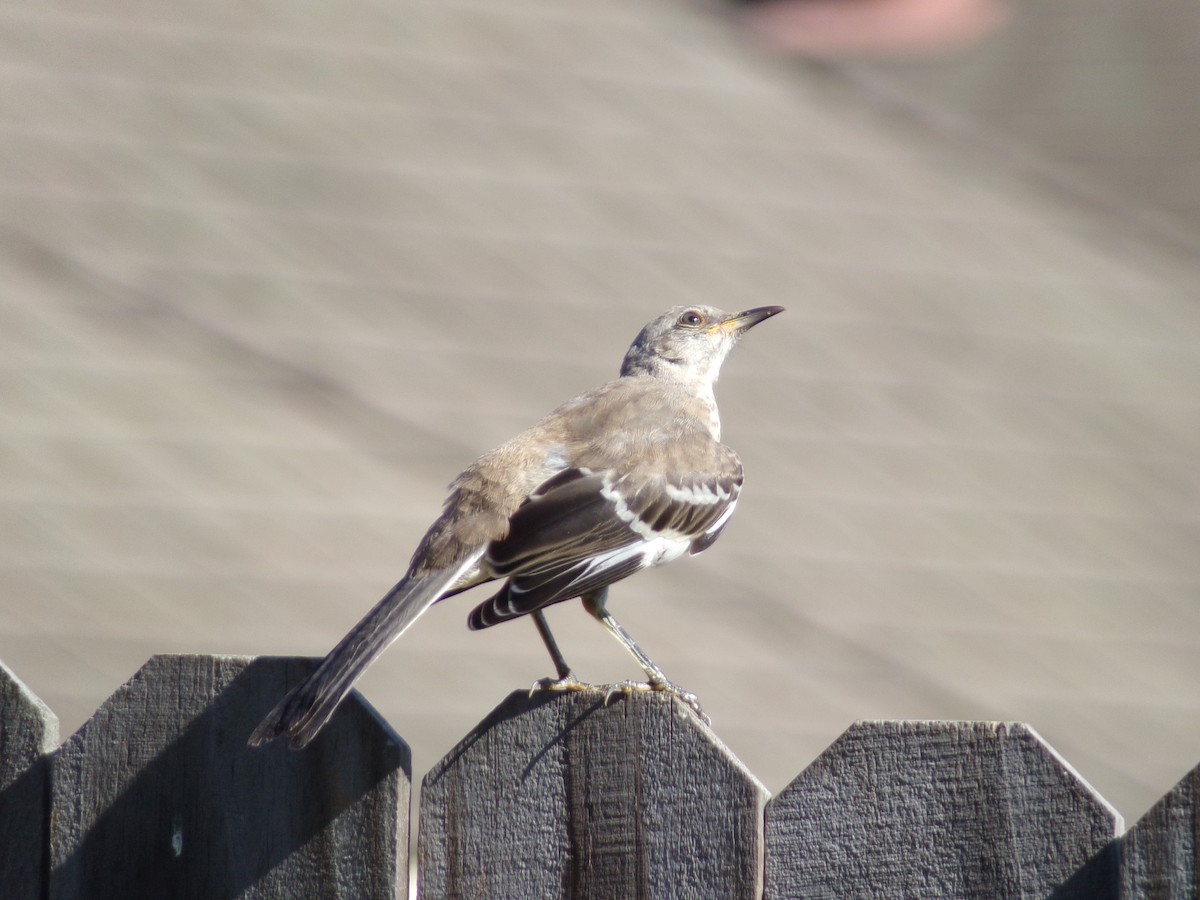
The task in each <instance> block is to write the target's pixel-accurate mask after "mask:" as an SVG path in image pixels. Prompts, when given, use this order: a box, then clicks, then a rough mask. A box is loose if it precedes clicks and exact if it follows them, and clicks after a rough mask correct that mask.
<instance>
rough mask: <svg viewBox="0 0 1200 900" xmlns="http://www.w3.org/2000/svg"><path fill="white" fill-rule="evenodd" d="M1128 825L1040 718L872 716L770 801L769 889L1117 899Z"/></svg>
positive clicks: (815, 893) (772, 893) (801, 893)
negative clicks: (1038, 724)
mask: <svg viewBox="0 0 1200 900" xmlns="http://www.w3.org/2000/svg"><path fill="white" fill-rule="evenodd" d="M1119 830H1120V816H1119V815H1117V813H1116V811H1115V810H1113V809H1112V808H1111V807H1110V806H1109V805H1108V804H1107V803H1106V802H1105V801H1104V800H1103V798H1101V797H1100V796H1099V795H1098V794H1096V793H1095V792H1094V791H1093V790H1092V789H1091V787H1090V786H1089V785H1088V784H1087V783H1086V782H1084V781H1083V780H1082V779H1080V778H1079V777H1078V775H1076V774H1075V772H1074V771H1073V770H1072V769H1071V768H1070V766H1069V765H1067V763H1066V762H1065V761H1064V760H1063V759H1062V758H1061V757H1060V756H1059V755H1058V754H1057V753H1055V752H1054V750H1053V749H1052V748H1051V747H1050V746H1049V745H1047V744H1046V743H1045V742H1044V741H1043V740H1042V739H1041V738H1040V737H1039V736H1038V735H1037V733H1036V732H1034V731H1033V730H1032V729H1031V728H1029V727H1028V726H1025V725H1021V724H1006V723H990V722H859V723H857V724H855V725H853V726H851V727H850V729H848V730H847V731H846V732H845V734H843V735H842V736H841V737H840V738H838V740H837V741H835V742H834V743H833V744H832V745H831V746H830V747H829V749H828V750H826V751H825V752H824V753H823V754H822V755H821V756H820V757H819V758H818V759H817V760H816V761H815V762H814V763H813V764H812V765H811V766H809V767H808V768H807V769H806V770H805V771H804V772H803V773H801V774H800V775H799V776H798V777H797V778H796V779H795V780H794V781H793V782H792V783H791V784H790V785H789V786H788V787H787V788H786V789H785V790H784V791H783V792H782V793H780V794H779V796H777V797H776V798H775V799H773V800H772V801H771V802H770V803H769V804H768V806H767V815H766V844H767V851H766V873H767V875H766V888H767V890H766V896H767V897H769V898H782V897H887V898H892V897H922V898H937V897H981V898H982V897H986V898H1006V897H1022V898H1034V897H1038V898H1044V897H1051V896H1053V897H1055V898H1066V897H1078V898H1085V897H1086V898H1089V900H1096V898H1105V897H1116V895H1117V883H1118V880H1119V878H1118V871H1117V864H1118V854H1117V852H1116V849H1117V845H1116V843H1115V841H1114V838H1115V836H1116V834H1117V833H1118V831H1119Z"/></svg>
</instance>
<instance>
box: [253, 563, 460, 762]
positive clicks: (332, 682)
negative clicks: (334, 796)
mask: <svg viewBox="0 0 1200 900" xmlns="http://www.w3.org/2000/svg"><path fill="white" fill-rule="evenodd" d="M464 568H465V567H464ZM461 572H462V569H459V570H458V571H454V570H442V571H441V572H435V573H432V574H430V575H425V576H409V577H406V578H405V579H404V580H403V581H401V582H400V583H399V584H397V585H396V586H395V587H394V588H392V589H391V590H390V591H388V593H387V595H386V596H385V597H384V598H383V599H382V600H380V601H379V602H378V603H377V604H375V607H374V608H373V609H372V610H371V611H370V612H369V613H367V614H366V615H365V616H363V619H362V621H361V622H359V623H358V624H357V625H355V626H354V628H352V629H351V630H350V633H349V634H347V635H346V636H345V637H344V638H342V640H341V641H340V642H339V643H338V645H337V646H336V647H334V648H333V649H332V650H330V651H329V654H328V655H327V656H326V657H325V659H323V660H322V661H321V664H320V665H319V666H318V667H317V668H316V670H315V671H314V672H313V673H312V674H311V675H309V676H308V678H306V679H305V680H304V681H302V682H300V683H299V684H298V685H296V686H295V687H294V688H292V689H291V690H290V691H289V692H288V693H287V695H286V696H285V697H284V698H283V699H282V700H280V701H279V705H277V706H276V707H275V708H274V709H273V710H271V712H270V713H269V714H268V715H267V717H266V718H265V719H263V720H262V722H261V723H260V724H259V726H258V727H257V728H256V729H254V733H253V734H251V735H250V741H249V743H250V746H252V747H258V746H261V745H263V744H266V743H269V742H270V741H273V740H274V739H275V738H277V737H279V736H280V735H287V738H288V744H289V745H290V746H291V747H292V749H293V750H299V749H300V748H301V747H303V746H305V745H306V744H308V743H309V741H311V740H312V739H313V738H314V737H316V736H317V732H319V731H320V730H321V729H322V728H323V727H324V726H325V723H326V722H328V721H329V719H330V717H331V716H332V715H333V713H334V710H336V709H337V707H338V704H340V703H341V702H342V700H343V699H345V697H346V695H347V694H349V693H350V690H351V688H353V687H354V682H355V681H357V680H358V677H359V676H360V675H362V673H363V671H364V670H366V668H367V666H369V665H370V664H371V663H372V662H374V661H375V658H376V657H377V656H379V654H381V653H382V652H383V651H384V650H386V649H387V647H388V645H389V644H391V643H392V641H394V640H395V639H396V638H398V637H399V636H400V635H401V633H403V631H404V630H405V629H406V628H408V626H409V625H411V624H412V623H413V622H414V621H416V619H417V617H418V616H420V615H421V613H423V612H425V610H427V609H428V608H429V607H430V606H431V605H432V604H433V603H434V601H436V600H437V599H438V598H439V597H441V596H442V595H443V594H444V593H445V592H446V591H447V589H448V588H449V587H451V586H452V585H453V584H454V582H455V581H456V580H457V577H458V576H459V575H460V574H461Z"/></svg>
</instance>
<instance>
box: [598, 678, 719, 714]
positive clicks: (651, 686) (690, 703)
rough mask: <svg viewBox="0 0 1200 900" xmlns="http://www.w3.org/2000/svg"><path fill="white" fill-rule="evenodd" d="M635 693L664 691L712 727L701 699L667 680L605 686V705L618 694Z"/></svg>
mask: <svg viewBox="0 0 1200 900" xmlns="http://www.w3.org/2000/svg"><path fill="white" fill-rule="evenodd" d="M634 691H662V692H663V693H664V694H670V695H671V696H672V697H674V698H675V699H676V700H678V701H679V702H680V703H682V704H683V705H684V706H686V707H687V708H688V709H690V710H691V711H692V712H693V713H695V714H696V718H698V719H699V720H700V721H701V722H703V723H704V724H705V725H711V724H712V719H710V718H709V717H708V716H707V715H706V714H705V712H704V709H703V707H701V706H700V698H699V697H697V696H696V695H695V694H693V693H692V692H691V691H686V690H684V689H683V688H681V687H680V686H679V685H677V684H676V683H675V682H673V681H668V680H667V679H666V678H662V679H659V678H655V679H653V680H651V681H648V682H647V681H619V682H617V683H616V684H610V685H606V686H605V694H604V703H605V705H607V704H608V702H609V701H610V700H611V699H612V698H613V697H615V696H616V695H617V694H632V693H633V692H634Z"/></svg>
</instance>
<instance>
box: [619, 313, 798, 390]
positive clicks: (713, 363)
mask: <svg viewBox="0 0 1200 900" xmlns="http://www.w3.org/2000/svg"><path fill="white" fill-rule="evenodd" d="M781 312H783V307H782V306H760V307H758V308H757V309H748V310H746V311H745V312H740V313H727V312H724V311H722V310H719V309H715V308H713V307H711V306H675V307H672V308H671V309H668V310H667V311H666V312H665V313H663V314H662V315H661V316H659V317H658V318H657V319H655V320H654V321H653V322H651V323H650V324H649V325H647V326H646V327H645V328H643V329H642V331H641V334H639V335H638V336H637V338H636V339H635V340H634V342H633V344H632V346H630V348H629V352H628V353H626V354H625V361H624V362H623V363H622V364H621V374H622V375H652V376H654V377H656V378H666V379H669V380H671V381H680V382H686V383H695V384H698V385H711V384H712V383H713V382H715V381H716V380H717V375H718V374H719V373H720V371H721V363H723V362H724V361H725V357H726V356H728V355H729V351H730V350H732V349H733V345H734V344H736V343H737V341H738V338H740V337H741V336H742V335H743V334H745V333H746V332H747V331H749V330H750V329H751V328H753V327H754V326H755V325H757V324H758V323H759V322H761V321H763V320H764V319H769V318H770V317H771V316H773V315H775V314H776V313H781Z"/></svg>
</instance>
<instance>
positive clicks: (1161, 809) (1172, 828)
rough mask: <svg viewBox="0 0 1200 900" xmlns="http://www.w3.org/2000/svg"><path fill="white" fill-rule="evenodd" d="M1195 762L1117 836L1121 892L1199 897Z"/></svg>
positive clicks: (1179, 899)
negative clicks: (1119, 854)
mask: <svg viewBox="0 0 1200 900" xmlns="http://www.w3.org/2000/svg"><path fill="white" fill-rule="evenodd" d="M1197 848H1200V766H1197V767H1196V768H1194V769H1192V771H1190V772H1189V773H1188V774H1187V775H1185V776H1184V777H1183V778H1182V779H1181V780H1180V781H1179V783H1178V784H1176V785H1175V787H1173V788H1171V790H1170V791H1168V792H1167V793H1166V795H1165V796H1164V797H1163V798H1162V799H1161V800H1159V801H1158V802H1157V803H1156V804H1154V806H1152V807H1151V808H1150V810H1149V812H1147V813H1146V814H1145V815H1144V816H1142V817H1141V818H1140V819H1139V820H1138V822H1137V824H1136V825H1134V826H1133V827H1132V828H1131V829H1129V831H1127V832H1126V833H1125V837H1124V838H1122V840H1121V896H1122V897H1127V898H1130V900H1133V898H1138V900H1142V898H1146V900H1167V898H1170V900H1194V898H1195V897H1198V896H1200V872H1198V871H1197V869H1198V868H1200V866H1198V864H1197V859H1196V854H1197Z"/></svg>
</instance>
